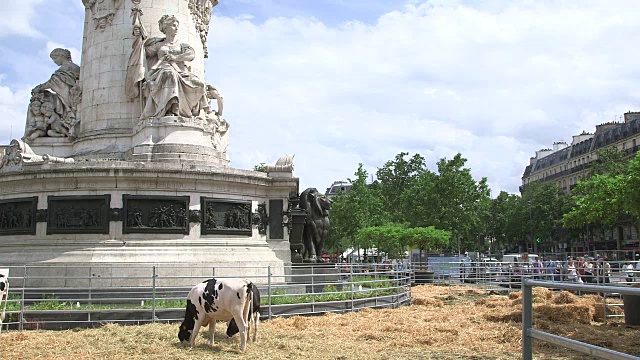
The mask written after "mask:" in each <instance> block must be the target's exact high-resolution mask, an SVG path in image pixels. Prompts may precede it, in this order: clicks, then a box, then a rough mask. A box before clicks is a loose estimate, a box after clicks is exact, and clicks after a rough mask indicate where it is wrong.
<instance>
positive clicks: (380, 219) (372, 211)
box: [326, 164, 388, 252]
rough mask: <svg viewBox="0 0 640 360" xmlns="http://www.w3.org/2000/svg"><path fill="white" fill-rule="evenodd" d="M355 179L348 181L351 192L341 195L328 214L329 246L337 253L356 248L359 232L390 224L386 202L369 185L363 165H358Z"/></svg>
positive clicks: (335, 199) (336, 198)
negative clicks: (388, 222)
mask: <svg viewBox="0 0 640 360" xmlns="http://www.w3.org/2000/svg"><path fill="white" fill-rule="evenodd" d="M355 175H356V177H355V179H353V180H352V179H349V182H350V183H351V185H352V186H351V190H349V193H348V194H346V195H345V194H338V196H336V197H335V198H334V199H333V200H334V203H333V205H332V210H331V211H329V220H330V221H331V232H330V233H329V239H328V241H327V244H326V247H327V248H328V249H333V250H334V251H336V252H343V251H344V250H346V249H347V248H349V247H351V248H354V247H355V246H356V245H357V244H356V233H357V232H358V230H359V229H361V228H364V227H369V226H376V225H382V224H384V223H386V222H387V219H388V213H387V212H386V211H385V207H384V200H383V198H382V197H381V196H380V195H379V193H378V192H377V191H376V190H375V189H374V187H372V186H369V185H368V184H367V177H368V176H369V175H368V173H367V171H366V170H365V169H364V167H363V165H362V164H360V165H359V166H358V170H357V171H356V173H355Z"/></svg>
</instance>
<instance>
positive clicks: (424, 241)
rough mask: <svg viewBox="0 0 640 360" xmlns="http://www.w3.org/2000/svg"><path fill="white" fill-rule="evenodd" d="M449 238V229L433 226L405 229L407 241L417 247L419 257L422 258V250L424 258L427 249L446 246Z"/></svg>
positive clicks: (437, 248)
mask: <svg viewBox="0 0 640 360" xmlns="http://www.w3.org/2000/svg"><path fill="white" fill-rule="evenodd" d="M450 238H451V232H450V231H446V230H440V229H436V228H435V227H433V226H428V227H417V228H410V229H408V230H407V241H408V243H409V244H410V245H411V246H413V247H416V248H418V250H419V251H420V259H422V252H423V251H424V252H425V258H426V253H427V251H429V250H439V249H443V248H445V247H447V246H448V245H449V239H450Z"/></svg>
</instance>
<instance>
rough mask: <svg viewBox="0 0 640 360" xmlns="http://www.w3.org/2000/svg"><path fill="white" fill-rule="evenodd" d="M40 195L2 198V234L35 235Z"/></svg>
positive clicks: (0, 212)
mask: <svg viewBox="0 0 640 360" xmlns="http://www.w3.org/2000/svg"><path fill="white" fill-rule="evenodd" d="M37 204H38V197H37V196H36V197H30V198H19V199H8V200H0V235H35V234H36V217H35V214H36V207H37Z"/></svg>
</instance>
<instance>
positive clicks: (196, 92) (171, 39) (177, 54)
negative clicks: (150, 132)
mask: <svg viewBox="0 0 640 360" xmlns="http://www.w3.org/2000/svg"><path fill="white" fill-rule="evenodd" d="M135 18H136V15H135V14H134V22H135ZM158 25H159V27H160V31H162V33H164V34H165V35H166V36H165V37H153V38H148V39H146V40H145V41H144V43H143V42H142V41H138V40H136V41H135V42H134V49H133V51H132V53H131V56H130V58H129V67H128V69H127V79H126V82H125V90H126V93H127V94H128V95H129V96H130V98H131V95H136V94H138V95H139V96H141V97H142V98H141V100H142V102H143V104H144V108H143V109H142V115H141V117H140V118H141V119H147V118H161V117H164V116H183V117H195V116H198V115H199V114H200V111H201V110H203V109H206V108H208V107H209V102H208V100H207V96H206V94H205V86H204V83H203V82H202V81H201V80H200V79H199V78H198V77H197V76H196V75H195V74H193V73H191V72H190V71H189V67H188V66H187V65H186V64H185V63H187V62H189V61H191V60H193V59H194V58H195V51H194V49H193V48H192V47H191V46H190V45H189V44H185V43H178V42H177V34H178V27H179V21H178V19H177V18H176V17H175V16H169V15H164V16H163V17H162V18H161V19H160V21H159V22H158ZM134 35H135V36H136V37H137V38H139V39H140V40H142V39H145V36H146V30H144V27H143V26H142V25H141V24H140V25H136V24H134ZM145 61H146V64H147V67H146V68H144V64H145ZM141 67H142V68H141ZM143 73H144V78H143V79H140V75H141V74H143Z"/></svg>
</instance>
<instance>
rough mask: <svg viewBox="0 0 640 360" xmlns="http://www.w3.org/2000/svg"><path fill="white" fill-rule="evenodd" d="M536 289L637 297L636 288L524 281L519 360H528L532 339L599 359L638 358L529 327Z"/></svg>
mask: <svg viewBox="0 0 640 360" xmlns="http://www.w3.org/2000/svg"><path fill="white" fill-rule="evenodd" d="M535 286H540V287H545V288H554V289H561V290H568V291H581V292H594V293H619V294H623V295H635V296H640V289H639V288H631V287H622V286H603V285H584V284H576V283H558V282H550V281H541V280H533V279H524V281H523V282H522V359H523V360H531V359H532V356H533V347H532V345H533V344H532V342H533V339H538V340H542V341H546V342H548V343H551V344H554V345H557V346H561V347H565V348H568V349H572V350H575V351H578V352H580V353H583V354H587V355H590V356H593V357H596V358H599V359H638V357H636V356H632V355H629V354H625V353H621V352H618V351H614V350H610V349H606V348H602V347H599V346H595V345H591V344H587V343H584V342H580V341H576V340H572V339H569V338H566V337H562V336H558V335H553V334H549V333H546V332H543V331H540V330H535V329H533V327H532V320H533V311H532V308H533V307H532V303H533V296H532V293H533V292H532V288H533V287H535Z"/></svg>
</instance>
